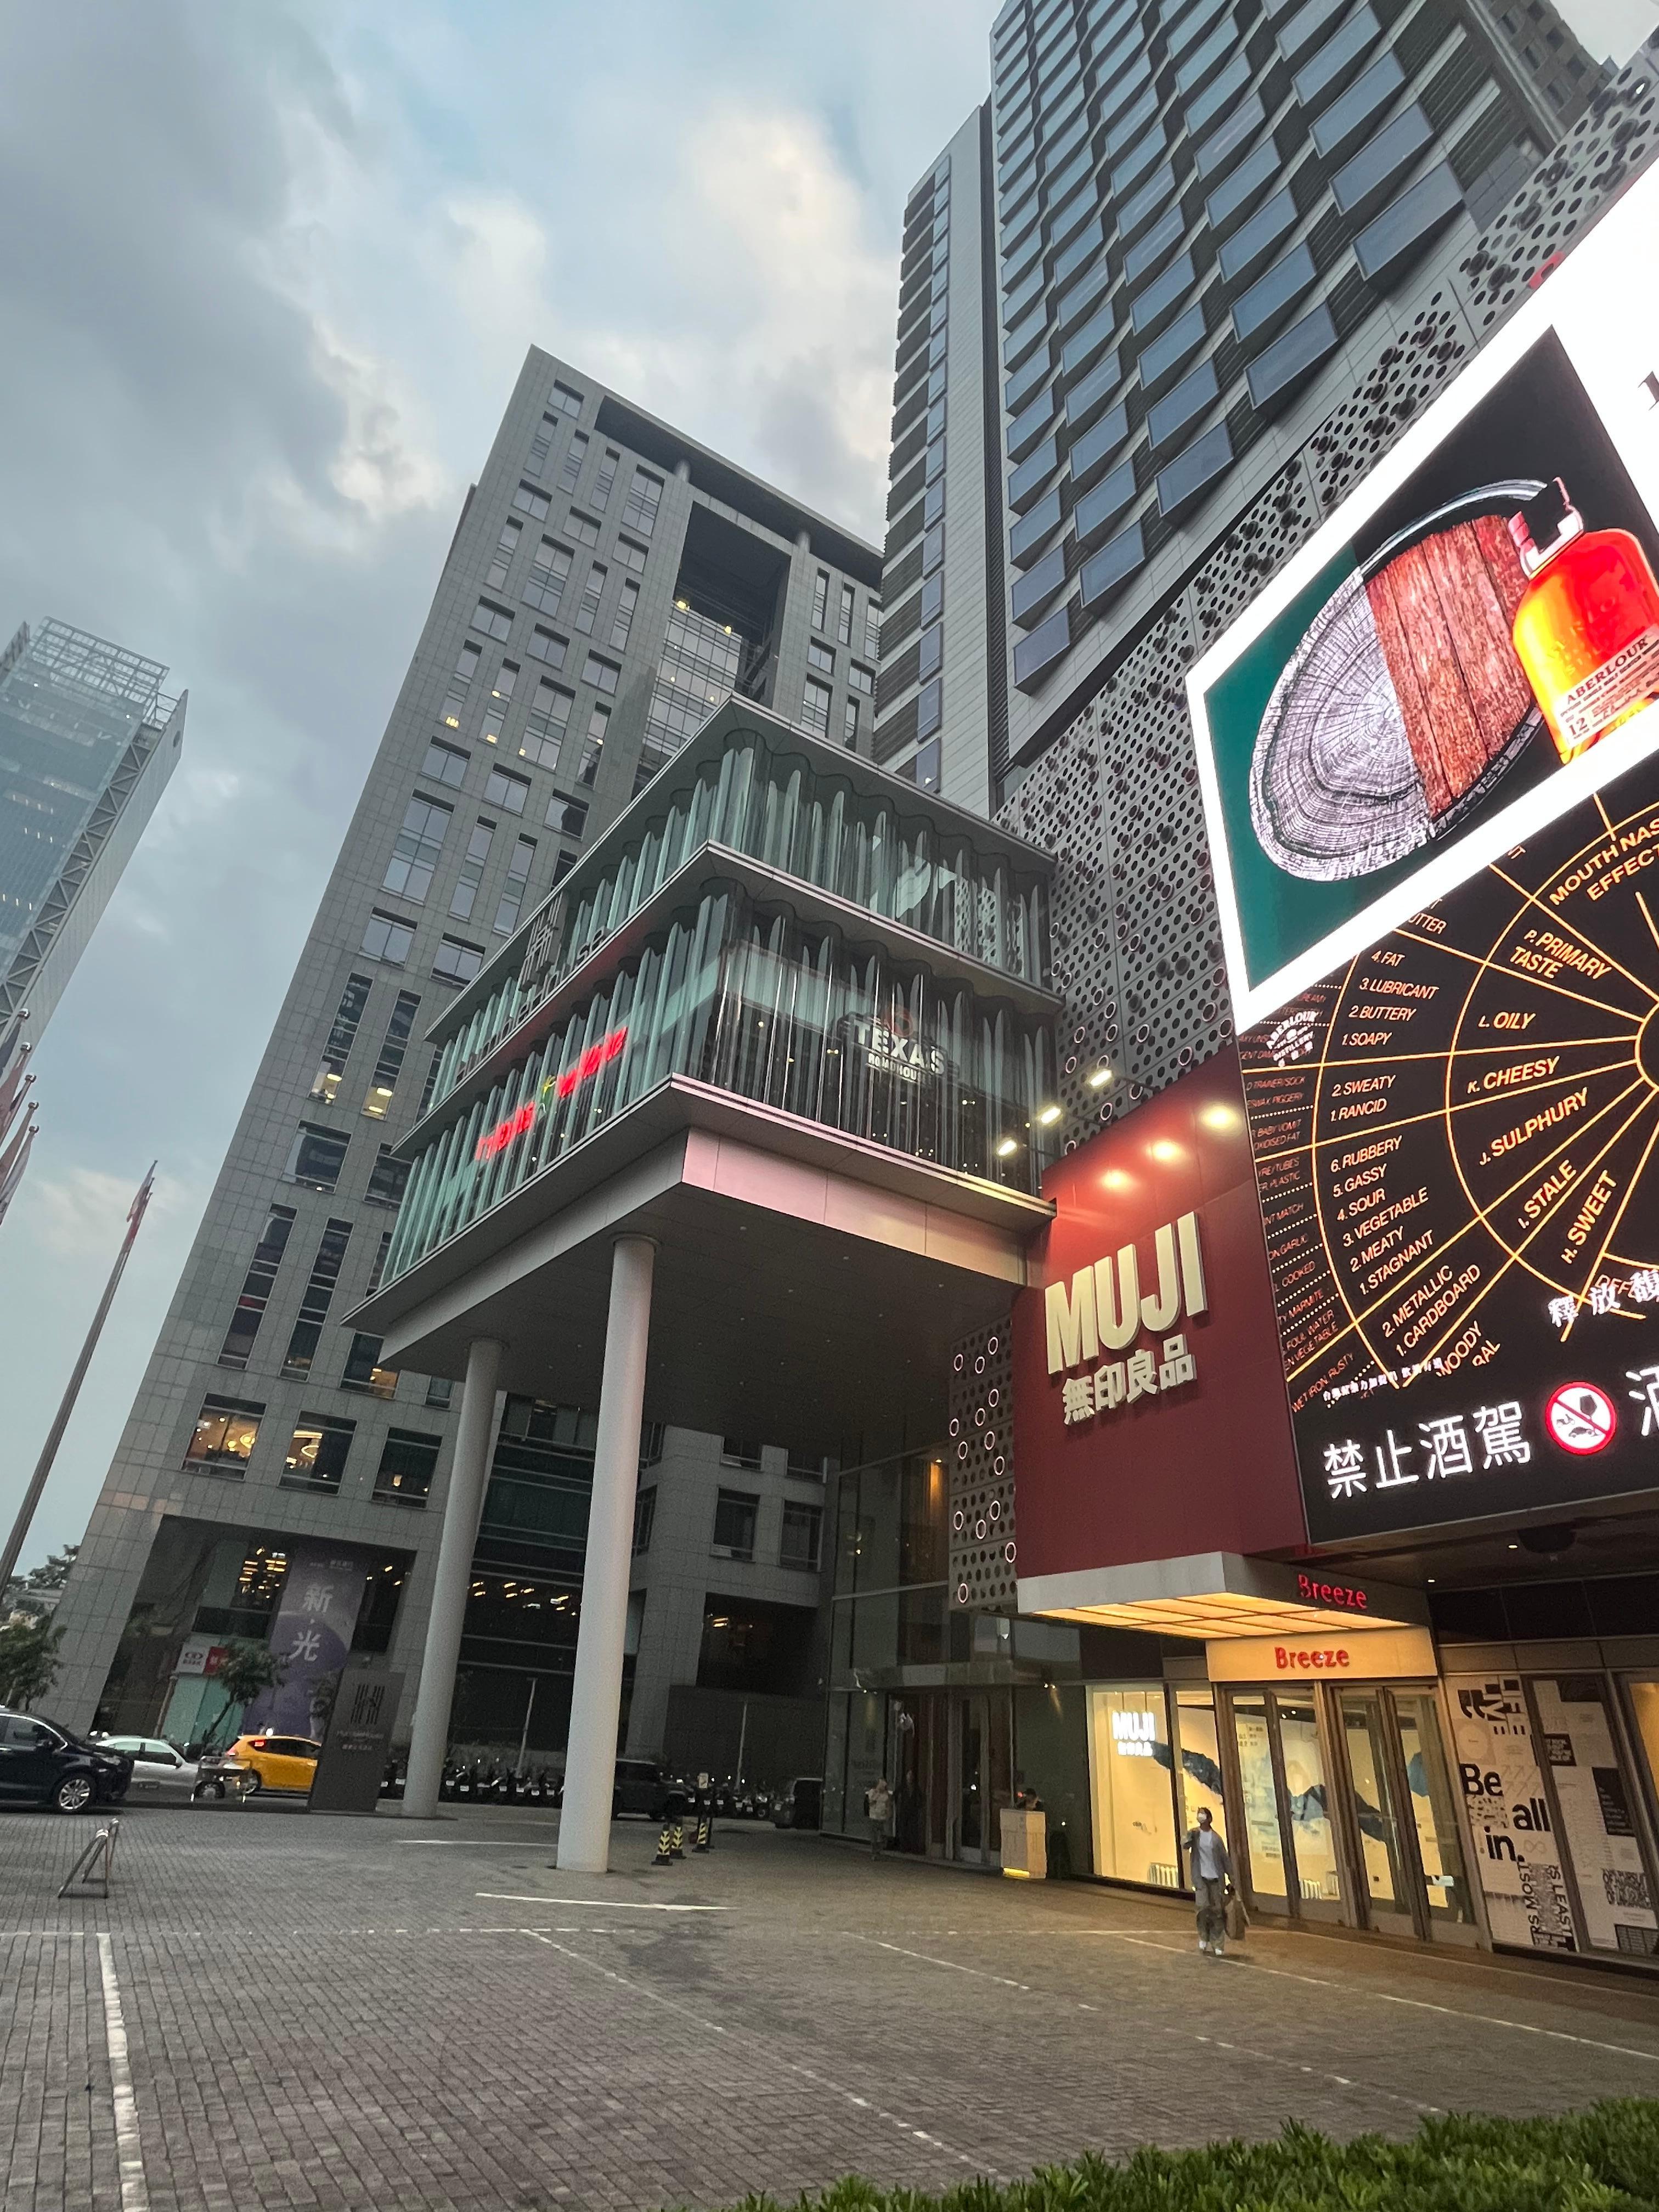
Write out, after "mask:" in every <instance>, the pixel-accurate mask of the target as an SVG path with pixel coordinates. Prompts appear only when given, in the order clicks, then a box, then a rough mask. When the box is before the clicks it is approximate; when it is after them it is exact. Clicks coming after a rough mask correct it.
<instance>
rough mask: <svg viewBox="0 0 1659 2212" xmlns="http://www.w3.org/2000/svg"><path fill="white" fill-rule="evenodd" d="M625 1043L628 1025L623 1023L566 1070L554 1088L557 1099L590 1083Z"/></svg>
mask: <svg viewBox="0 0 1659 2212" xmlns="http://www.w3.org/2000/svg"><path fill="white" fill-rule="evenodd" d="M627 1042H628V1024H627V1023H626V1022H624V1023H623V1025H622V1027H621V1028H620V1029H619V1030H611V1034H610V1036H604V1037H601V1038H600V1039H599V1042H598V1043H597V1044H591V1045H589V1046H588V1048H587V1050H586V1052H585V1053H584V1054H582V1056H581V1058H580V1060H578V1061H577V1062H576V1065H575V1066H574V1067H572V1068H568V1069H567V1070H566V1072H565V1073H564V1074H562V1076H561V1077H560V1078H559V1079H558V1082H557V1083H556V1085H555V1086H554V1087H555V1089H556V1091H557V1092H558V1095H559V1097H561V1098H568V1097H569V1096H570V1094H571V1092H572V1091H574V1089H575V1088H576V1085H578V1084H579V1083H586V1082H588V1081H590V1080H591V1079H592V1077H594V1076H596V1075H597V1074H598V1073H599V1070H600V1069H601V1068H602V1067H607V1066H610V1064H611V1061H612V1060H615V1059H616V1057H617V1054H619V1053H620V1052H621V1050H622V1048H623V1046H624V1045H625V1044H626V1043H627Z"/></svg>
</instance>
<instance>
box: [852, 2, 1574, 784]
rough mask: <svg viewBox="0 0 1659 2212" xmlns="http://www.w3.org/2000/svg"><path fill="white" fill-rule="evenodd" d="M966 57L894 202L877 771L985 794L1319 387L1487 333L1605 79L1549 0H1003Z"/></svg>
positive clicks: (1205, 543) (1102, 662)
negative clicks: (960, 120)
mask: <svg viewBox="0 0 1659 2212" xmlns="http://www.w3.org/2000/svg"><path fill="white" fill-rule="evenodd" d="M991 71H992V85H993V89H992V93H991V97H990V98H989V99H988V100H987V101H986V102H985V104H984V105H983V106H981V108H980V109H979V110H977V112H975V114H974V115H972V116H970V117H969V118H968V120H967V121H966V122H965V123H964V124H963V126H962V128H961V129H960V130H959V131H957V133H956V135H955V136H954V137H952V138H951V141H950V143H949V144H948V145H947V146H946V147H945V149H943V151H942V152H941V153H940V155H939V159H938V161H936V162H935V163H934V164H933V167H931V168H930V170H929V171H928V173H927V175H926V176H924V177H923V178H922V179H921V183H920V184H919V185H917V186H916V187H915V191H913V192H912V193H911V195H910V197H909V200H908V204H907V205H906V208H905V214H904V229H903V240H902V264H901V272H900V290H899V321H898V347H897V355H896V369H897V375H896V382H895V385H894V406H895V413H894V417H893V447H892V457H891V465H890V489H889V496H888V532H887V540H886V547H885V568H884V585H883V601H884V606H885V609H886V614H885V617H884V630H883V640H882V646H883V666H882V675H881V684H880V690H879V693H878V702H877V704H878V730H877V740H876V757H877V758H878V760H879V761H881V762H882V763H884V764H887V765H889V766H891V767H893V768H896V769H898V770H899V772H900V773H902V774H903V775H914V776H915V779H916V781H918V782H920V783H921V784H922V785H923V786H924V787H935V788H938V789H939V790H941V791H943V792H944V793H945V795H946V796H948V797H954V798H956V799H959V800H961V801H962V802H963V803H964V804H967V805H981V806H985V807H987V808H993V809H994V807H995V806H997V805H1000V803H1001V800H1002V799H1003V798H1004V797H1005V796H1006V793H1007V792H1008V791H1009V790H1010V789H1011V788H1012V786H1013V784H1014V783H1015V782H1017V781H1018V775H1019V773H1020V771H1021V770H1022V769H1023V768H1024V766H1025V765H1027V764H1029V763H1030V761H1031V760H1033V759H1034V758H1036V756H1037V755H1038V754H1039V753H1041V752H1042V750H1044V748H1045V747H1046V746H1047V745H1048V744H1049V743H1050V742H1051V740H1052V739H1053V738H1054V736H1055V735H1056V734H1057V733H1058V732H1060V730H1062V729H1063V728H1065V726H1066V725H1067V724H1068V723H1069V722H1070V721H1071V720H1073V719H1074V718H1075V717H1076V716H1077V714H1079V712H1081V711H1082V709H1083V708H1085V705H1086V704H1087V703H1088V702H1089V700H1090V699H1091V697H1092V696H1093V695H1094V693H1095V692H1096V691H1097V690H1098V689H1099V687H1100V684H1101V683H1102V681H1103V679H1104V678H1106V677H1107V676H1108V675H1109V673H1110V672H1111V671H1112V669H1113V668H1114V667H1115V665H1116V664H1117V662H1118V661H1119V660H1121V659H1122V657H1123V656H1124V654H1125V653H1127V652H1129V651H1131V650H1132V649H1133V647H1134V645H1135V643H1136V641H1137V640H1138V639H1139V637H1140V636H1141V635H1142V634H1143V633H1144V632H1145V631H1146V628H1147V627H1148V625H1149V624H1150V623H1152V622H1154V621H1156V620H1157V619H1158V616H1159V615H1160V613H1161V612H1162V611H1164V608H1166V607H1167V605H1169V604H1170V601H1171V599H1174V598H1175V597H1176V596H1177V595H1178V594H1179V593H1180V592H1182V589H1183V588H1184V587H1185V586H1186V585H1187V583H1188V580H1190V578H1191V576H1192V575H1193V574H1194V571H1195V570H1196V569H1197V568H1200V566H1201V565H1202V564H1203V562H1205V560H1206V558H1207V556H1209V555H1210V553H1211V552H1212V550H1213V549H1214V548H1215V547H1216V546H1217V545H1218V544H1219V543H1220V542H1221V541H1222V540H1223V539H1224V538H1225V537H1226V536H1227V534H1228V533H1229V532H1230V531H1231V530H1232V529H1233V527H1234V526H1236V525H1237V523H1238V522H1239V521H1240V520H1241V518H1242V517H1243V515H1244V514H1245V513H1246V512H1247V511H1248V510H1249V509H1250V508H1252V507H1254V506H1255V504H1256V503H1257V502H1258V501H1261V499H1262V498H1263V495H1264V494H1266V493H1267V491H1268V490H1269V489H1270V487H1272V486H1273V484H1274V483H1275V480H1276V479H1277V478H1279V477H1280V475H1281V473H1282V472H1283V471H1285V468H1286V465H1287V464H1290V463H1291V462H1292V461H1293V459H1294V458H1295V456H1296V455H1297V453H1299V452H1300V451H1301V450H1302V449H1303V448H1304V447H1306V446H1307V445H1308V444H1309V443H1310V441H1311V440H1312V439H1314V438H1315V436H1316V433H1318V432H1319V430H1320V428H1321V426H1322V425H1323V424H1324V423H1325V422H1326V421H1327V418H1328V416H1330V415H1331V412H1332V410H1333V407H1334V405H1335V404H1336V403H1337V402H1338V400H1339V399H1340V398H1343V397H1345V396H1346V394H1347V393H1348V392H1351V391H1352V389H1353V388H1354V387H1355V386H1357V385H1360V384H1363V382H1364V379H1365V378H1366V376H1367V375H1368V374H1370V373H1371V372H1372V371H1373V370H1374V369H1375V368H1376V367H1377V365H1378V364H1379V363H1384V364H1386V362H1387V361H1388V359H1389V356H1390V355H1391V354H1395V353H1397V352H1398V351H1399V349H1401V345H1402V343H1405V344H1406V345H1407V346H1408V347H1409V346H1410V345H1412V344H1413V343H1414V342H1415V335H1414V334H1420V333H1421V331H1422V330H1423V326H1424V324H1425V319H1427V321H1428V322H1429V323H1430V324H1432V325H1434V328H1435V331H1436V337H1435V338H1434V339H1433V340H1432V341H1431V345H1430V350H1431V351H1432V349H1433V345H1434V344H1436V343H1442V344H1443V343H1444V333H1443V330H1442V325H1447V326H1448V327H1449V328H1451V329H1452V331H1454V334H1455V335H1454V342H1455V343H1461V344H1462V345H1463V346H1464V347H1467V346H1468V345H1472V344H1474V343H1478V342H1479V341H1480V338H1481V337H1483V336H1484V335H1485V334H1486V330H1487V329H1488V327H1489V326H1490V324H1491V322H1492V313H1491V308H1490V304H1489V302H1488V301H1486V298H1485V297H1484V291H1486V290H1490V289H1491V278H1492V273H1493V272H1492V270H1486V271H1485V272H1484V280H1483V272H1482V271H1480V270H1476V271H1474V275H1473V277H1472V278H1471V276H1470V272H1469V271H1468V268H1467V264H1468V262H1469V259H1470V257H1471V255H1472V253H1474V252H1475V251H1476V248H1477V240H1479V238H1480V234H1481V232H1482V231H1483V230H1484V229H1485V228H1486V227H1487V226H1488V225H1490V224H1491V223H1492V222H1493V220H1494V218H1496V217H1497V216H1498V215H1499V213H1500V210H1503V209H1504V206H1505V204H1507V203H1510V201H1512V200H1513V199H1514V197H1515V196H1516V194H1517V193H1518V192H1519V191H1521V190H1522V187H1523V186H1524V185H1527V184H1528V179H1529V178H1530V177H1532V176H1533V175H1534V173H1535V172H1536V171H1537V169H1538V166H1539V164H1540V163H1541V161H1544V160H1545V158H1546V157H1547V155H1550V154H1551V152H1552V150H1553V149H1554V148H1555V147H1556V146H1557V145H1558V144H1559V143H1560V142H1561V141H1562V140H1563V138H1564V137H1565V135H1566V134H1567V133H1568V131H1570V130H1571V128H1572V126H1573V125H1575V124H1576V123H1577V121H1578V120H1579V119H1580V118H1582V117H1583V116H1584V115H1585V113H1586V111H1587V109H1588V108H1589V106H1590V104H1591V102H1592V100H1594V99H1595V97H1596V95H1597V94H1598V93H1599V92H1600V91H1601V88H1602V87H1603V83H1604V79H1605V77H1606V76H1607V72H1606V70H1604V67H1603V65H1602V64H1601V63H1600V62H1598V61H1596V60H1595V59H1594V58H1592V57H1591V56H1590V55H1589V53H1588V52H1586V50H1585V49H1584V48H1583V46H1582V45H1581V44H1580V43H1579V41H1578V40H1577V38H1576V37H1575V36H1574V34H1573V33H1572V32H1571V29H1570V28H1569V27H1568V25H1567V23H1566V21H1565V19H1564V18H1563V17H1562V16H1561V15H1559V14H1558V13H1557V11H1556V9H1554V8H1553V6H1551V5H1549V4H1548V0H1527V4H1525V5H1524V6H1522V4H1520V0H1517V4H1516V6H1514V7H1511V8H1510V9H1507V10H1501V9H1498V7H1497V6H1496V5H1492V6H1490V7H1489V6H1488V5H1487V4H1486V0H1479V4H1474V0H1472V4H1470V5H1469V6H1468V7H1459V6H1453V5H1450V4H1448V0H1358V4H1349V0H1303V4H1301V5H1297V4H1295V0H1187V4H1185V5H1177V4H1170V5H1166V6H1164V7H1161V8H1155V7H1153V6H1150V5H1147V6H1142V5H1140V4H1139V0H1014V4H1012V5H1010V6H1008V7H1006V8H1004V9H1003V10H1002V12H1001V13H1000V15H998V17H997V19H996V22H995V25H994V29H993V33H992V39H991ZM1511 247H1512V249H1513V251H1514V252H1515V254H1516V256H1517V257H1519V258H1521V259H1522V260H1523V261H1524V260H1525V256H1526V252H1527V248H1526V244H1525V238H1524V231H1522V233H1521V234H1517V235H1516V236H1515V237H1514V238H1513V239H1511V240H1506V241H1505V243H1504V248H1503V249H1502V251H1501V252H1500V254H1499V263H1500V264H1501V263H1502V261H1503V260H1504V258H1505V256H1506V255H1507V253H1508V252H1509V251H1510V248H1511ZM1544 258H1546V257H1545V256H1544V255H1542V254H1540V255H1538V256H1537V258H1536V259H1535V260H1534V261H1530V262H1527V263H1526V265H1525V266H1524V267H1522V269H1521V270H1520V274H1521V275H1522V276H1523V277H1524V276H1527V275H1528V274H1529V273H1531V272H1532V270H1534V269H1535V268H1536V267H1537V265H1538V264H1539V263H1540V262H1541V261H1542V260H1543V259H1544ZM1460 271H1462V275H1461V276H1460V273H1459V272H1460Z"/></svg>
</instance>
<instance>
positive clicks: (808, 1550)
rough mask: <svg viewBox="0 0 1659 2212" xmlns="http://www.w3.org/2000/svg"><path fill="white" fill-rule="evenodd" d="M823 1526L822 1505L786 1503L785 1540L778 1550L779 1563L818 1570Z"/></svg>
mask: <svg viewBox="0 0 1659 2212" xmlns="http://www.w3.org/2000/svg"><path fill="white" fill-rule="evenodd" d="M822 1531H823V1507H822V1506H820V1505H794V1504H785V1506H784V1509H783V1541H782V1543H781V1546H780V1547H779V1550H778V1564H779V1565H780V1566H784V1567H805V1568H811V1569H813V1570H816V1568H817V1564H818V1545H819V1541H820V1538H821V1535H822Z"/></svg>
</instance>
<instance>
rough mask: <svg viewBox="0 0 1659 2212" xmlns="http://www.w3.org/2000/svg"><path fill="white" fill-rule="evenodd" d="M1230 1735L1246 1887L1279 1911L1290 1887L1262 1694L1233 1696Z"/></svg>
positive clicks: (1282, 1908)
mask: <svg viewBox="0 0 1659 2212" xmlns="http://www.w3.org/2000/svg"><path fill="white" fill-rule="evenodd" d="M1233 1741H1234V1742H1235V1743H1236V1744H1237V1747H1238V1779H1239V1789H1240V1791H1241V1794H1242V1796H1243V1801H1244V1835H1245V1840H1246V1844H1247V1846H1248V1848H1249V1855H1250V1888H1251V1891H1252V1893H1254V1895H1255V1899H1256V1900H1257V1902H1258V1903H1269V1904H1277V1905H1278V1906H1279V1909H1280V1910H1281V1911H1282V1910H1284V1909H1285V1907H1286V1906H1287V1905H1288V1904H1289V1899H1290V1889H1289V1885H1288V1883H1287V1882H1286V1880H1285V1844H1284V1840H1283V1838H1281V1836H1280V1834H1279V1790H1278V1788H1277V1786H1276V1784H1274V1781H1273V1741H1272V1737H1271V1735H1269V1732H1268V1727H1267V1699H1266V1698H1261V1697H1236V1698H1235V1699H1233Z"/></svg>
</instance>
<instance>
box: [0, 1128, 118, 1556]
mask: <svg viewBox="0 0 1659 2212" xmlns="http://www.w3.org/2000/svg"><path fill="white" fill-rule="evenodd" d="M153 1188H155V1161H154V1160H152V1161H151V1162H150V1164H149V1174H148V1175H147V1176H145V1177H144V1179H143V1182H141V1183H140V1184H139V1186H138V1194H137V1197H136V1198H135V1199H134V1200H133V1201H132V1205H131V1209H130V1210H129V1212H128V1214H127V1233H126V1235H125V1237H123V1238H122V1239H121V1249H120V1250H119V1251H118V1253H117V1254H116V1255H115V1265H114V1266H113V1267H112V1268H111V1269H110V1273H109V1280H108V1282H107V1283H106V1284H105V1285H104V1295H103V1297H101V1298H100V1300H99V1301H98V1310H97V1312H96V1313H95V1314H94V1316H93V1317H92V1327H91V1328H89V1329H88V1331H87V1340H86V1342H85V1343H84V1344H83V1345H82V1346H81V1356H80V1358H78V1359H77V1360H76V1363H75V1367H74V1370H73V1371H72V1372H71V1374H70V1379H69V1387H68V1389H66V1390H65V1391H64V1399H63V1403H62V1404H61V1405H60V1406H59V1407H58V1417H57V1419H55V1420H54V1421H53V1423H52V1426H51V1428H50V1429H49V1430H48V1431H46V1443H45V1444H44V1445H43V1446H42V1447H41V1450H40V1458H39V1459H38V1460H37V1461H36V1462H35V1464H34V1473H33V1474H32V1475H31V1476H30V1477H29V1486H28V1488H27V1490H26V1491H25V1492H23V1503H22V1504H21V1506H20V1507H19V1508H18V1513H17V1518H16V1520H15V1521H14V1522H13V1523H12V1528H11V1534H10V1535H9V1536H8V1537H7V1539H6V1547H5V1549H4V1551H3V1552H0V1590H3V1589H5V1587H6V1584H7V1583H9V1581H10V1580H11V1578H12V1576H13V1575H14V1574H15V1571H16V1568H17V1560H18V1555H19V1553H21V1551H22V1548H23V1540H24V1538H25V1537H26V1536H27V1534H28V1533H29V1523H30V1522H31V1521H33V1518H34V1511H35V1508H36V1507H37V1506H38V1505H39V1504H40V1493H41V1492H42V1491H43V1490H44V1489H45V1488H46V1477H47V1476H48V1475H49V1474H51V1473H52V1462H53V1461H54V1460H55V1459H56V1458H57V1456H58V1445H59V1444H61V1443H63V1441H64V1430H65V1429H67V1428H68V1426H69V1425H70V1414H71V1413H73V1412H74V1411H75V1401H76V1398H78V1397H79V1396H80V1395H81V1385H82V1383H84V1382H85V1381H86V1379H87V1370H88V1367H90V1366H91V1364H92V1355H93V1353H94V1352H95V1351H96V1350H97V1349H98V1340H99V1338H100V1335H101V1334H103V1328H104V1323H105V1322H106V1321H107V1320H108V1318H109V1310H110V1308H111V1306H112V1305H113V1304H114V1303H115V1293H116V1291H117V1289H118V1286H119V1285H120V1280H121V1275H122V1272H123V1270H124V1269H125V1267H126V1264H127V1258H128V1255H129V1254H130V1253H131V1250H132V1247H133V1243H134V1241H135V1239H136V1238H137V1235H138V1225H139V1223H140V1222H141V1221H143V1218H144V1208H145V1207H146V1206H148V1205H149V1196H150V1192H151V1191H152V1189H153Z"/></svg>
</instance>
